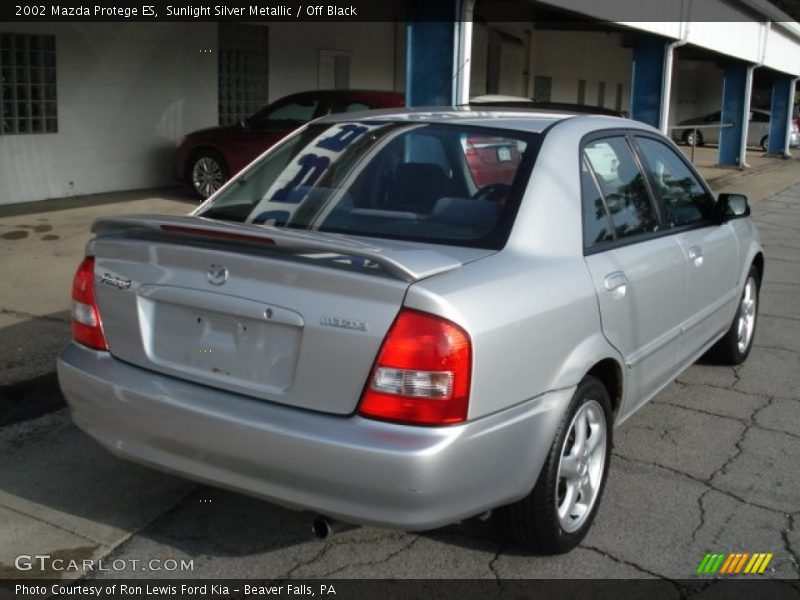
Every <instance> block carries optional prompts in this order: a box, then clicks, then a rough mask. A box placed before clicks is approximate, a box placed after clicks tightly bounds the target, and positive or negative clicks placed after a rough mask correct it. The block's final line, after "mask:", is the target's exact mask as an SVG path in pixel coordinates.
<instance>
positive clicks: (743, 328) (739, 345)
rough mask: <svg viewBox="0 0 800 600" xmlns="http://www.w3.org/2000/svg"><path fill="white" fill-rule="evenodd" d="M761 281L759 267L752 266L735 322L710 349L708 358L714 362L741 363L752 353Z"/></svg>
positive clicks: (725, 363)
mask: <svg viewBox="0 0 800 600" xmlns="http://www.w3.org/2000/svg"><path fill="white" fill-rule="evenodd" d="M760 281H761V275H760V273H759V272H758V269H756V267H755V266H751V267H750V272H749V273H748V274H747V281H745V283H744V290H743V291H742V297H741V299H740V300H739V308H738V309H737V311H736V316H735V317H734V318H733V323H731V326H730V328H729V329H728V331H727V333H726V334H725V335H724V336H723V337H722V339H720V340H719V341H718V342H717V343H716V344H714V346H713V347H712V348H711V350H709V351H708V358H710V359H711V360H712V361H713V362H717V363H720V364H724V365H740V364H742V363H743V362H744V361H745V359H746V358H747V355H748V354H750V349H751V348H752V347H753V338H754V337H755V335H756V321H757V320H758V290H759V287H760Z"/></svg>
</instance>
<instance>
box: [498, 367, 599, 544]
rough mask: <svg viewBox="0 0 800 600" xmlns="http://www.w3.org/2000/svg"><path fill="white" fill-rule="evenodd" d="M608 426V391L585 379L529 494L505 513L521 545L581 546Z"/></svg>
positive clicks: (595, 494) (590, 516)
mask: <svg viewBox="0 0 800 600" xmlns="http://www.w3.org/2000/svg"><path fill="white" fill-rule="evenodd" d="M611 428H612V424H611V401H610V399H609V396H608V391H607V390H606V387H605V386H604V385H603V384H602V383H601V382H600V381H599V380H597V379H595V378H594V377H592V376H589V375H587V376H586V377H585V378H584V379H583V381H582V382H581V383H580V384H579V385H578V388H577V389H576V390H575V394H574V395H573V397H572V401H571V402H570V405H569V408H568V409H567V411H566V413H565V415H564V419H563V421H562V423H561V426H560V427H559V430H558V433H557V434H556V437H555V440H553V445H552V447H551V448H550V453H549V454H548V456H547V460H546V461H545V464H544V466H543V467H542V471H541V473H540V474H539V479H538V480H537V481H536V485H535V486H534V488H533V491H532V492H531V493H530V494H528V496H526V497H525V498H523V499H522V500H520V501H519V502H516V503H515V504H512V505H510V506H507V507H505V509H504V512H505V515H506V519H507V524H508V525H509V528H510V532H511V534H512V535H513V536H514V538H515V539H516V540H517V541H518V542H519V543H520V544H521V545H522V546H524V547H526V548H528V549H529V550H532V551H535V552H544V553H548V554H560V553H564V552H568V551H569V550H571V549H572V548H574V547H575V546H577V545H578V544H579V543H580V541H581V540H582V539H583V537H584V536H585V535H586V532H587V531H589V527H591V524H592V521H593V520H594V516H595V514H596V512H597V507H598V505H599V504H600V498H601V496H602V495H603V489H604V487H605V482H606V474H607V473H608V464H609V460H610V457H611V440H612V431H611Z"/></svg>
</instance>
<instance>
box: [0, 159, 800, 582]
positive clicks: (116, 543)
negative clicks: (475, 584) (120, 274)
mask: <svg viewBox="0 0 800 600" xmlns="http://www.w3.org/2000/svg"><path fill="white" fill-rule="evenodd" d="M706 175H709V173H706ZM711 175H716V177H717V187H719V188H730V189H738V190H740V191H743V192H745V193H748V194H749V195H750V196H751V199H754V200H756V202H754V204H755V206H754V219H755V220H756V222H757V223H758V224H759V227H760V230H761V233H762V237H763V241H764V247H765V251H766V254H767V267H766V277H765V281H764V284H763V287H762V296H761V312H760V317H759V323H758V332H757V335H756V339H755V347H754V349H753V351H752V353H751V355H750V358H749V360H748V361H747V362H746V363H745V364H744V365H743V366H741V367H738V368H725V367H716V366H710V365H696V366H693V367H691V368H690V369H689V370H688V371H687V372H686V373H684V374H683V375H682V376H681V377H680V378H679V380H678V381H677V382H675V383H674V384H672V385H670V386H669V387H668V388H667V389H666V390H664V391H663V392H662V393H660V394H659V395H658V396H657V397H656V399H655V400H654V401H653V402H652V403H651V404H649V405H648V406H647V407H645V408H644V409H642V410H641V411H640V412H639V413H638V414H637V415H636V416H635V417H633V418H632V419H630V420H629V421H628V422H627V423H626V424H625V425H623V426H622V427H621V428H620V429H619V430H618V431H617V432H616V438H615V443H616V444H615V450H614V456H613V459H612V465H611V471H610V476H609V481H608V486H607V488H606V492H605V497H604V499H603V504H602V506H601V508H600V512H599V514H598V517H597V519H596V521H595V524H594V526H593V528H592V530H591V532H590V533H589V535H588V536H587V538H586V540H585V541H584V543H583V544H581V546H580V547H579V548H578V549H576V550H575V551H573V552H572V553H570V554H568V555H565V556H558V557H541V556H534V557H531V556H525V555H523V554H521V553H520V552H519V550H518V549H516V548H515V547H514V546H513V544H511V543H510V542H509V540H508V539H507V536H506V534H505V533H504V531H503V528H502V526H501V524H500V523H497V522H496V519H495V518H491V519H489V520H488V521H479V520H472V521H469V522H465V523H462V524H458V525H453V526H451V527H447V528H444V529H440V530H436V531H431V532H426V533H423V534H407V533H403V532H395V531H386V530H380V529H374V528H366V527H353V528H350V529H348V530H346V531H343V532H340V533H338V534H337V535H336V536H334V537H333V538H331V539H329V540H327V541H324V542H322V541H318V540H316V539H313V538H312V536H311V533H310V527H309V526H310V519H309V517H308V516H307V515H302V514H298V513H293V512H290V511H286V510H283V509H281V508H278V507H276V506H273V505H271V504H268V503H266V502H262V501H259V500H255V499H252V498H248V497H246V496H242V495H239V494H236V493H232V492H227V491H223V490H219V489H214V488H210V487H207V486H202V485H196V484H193V483H190V482H187V481H184V480H181V479H178V478H174V477H171V476H168V475H163V474H159V473H156V472H153V471H150V470H148V469H145V468H141V467H138V466H135V465H132V464H129V463H126V462H123V461H120V460H118V459H116V458H113V457H112V456H110V455H109V454H107V453H106V452H105V451H103V450H102V449H101V448H100V447H99V446H97V445H96V444H95V443H94V442H93V441H91V440H90V439H89V438H88V437H86V436H85V435H83V434H82V433H81V432H79V431H78V430H77V429H76V428H75V427H74V426H73V425H72V424H71V423H70V421H69V417H68V415H67V413H66V411H65V410H63V409H62V410H58V411H56V412H50V413H48V414H45V415H44V416H41V417H39V418H36V419H29V420H26V421H22V422H18V423H15V424H11V425H7V426H5V427H3V428H2V429H0V456H2V457H3V465H4V466H3V468H2V469H0V578H3V577H26V576H27V577H39V576H51V577H76V576H80V575H89V576H93V577H173V576H174V577H227V578H234V577H258V578H308V577H346V578H378V577H390V578H520V577H524V578H551V577H555V578H582V577H586V578H640V577H645V578H652V577H656V578H667V579H673V580H676V579H686V578H689V577H693V576H696V575H695V570H696V568H697V566H698V564H699V563H700V561H701V560H702V559H703V556H704V555H705V553H706V552H711V551H717V552H750V553H752V552H768V553H774V557H773V558H772V560H771V562H770V564H769V568H768V569H767V572H766V573H765V575H764V576H766V577H776V578H794V579H796V578H797V577H798V576H800V523H798V521H799V520H800V478H799V477H798V475H797V472H798V467H797V462H798V456H800V452H798V449H799V448H800V445H798V444H800V369H799V368H798V367H799V366H800V184H798V183H797V182H798V181H800V169H798V162H797V161H795V160H792V161H777V162H776V163H775V165H774V166H770V167H769V168H765V169H763V170H760V171H759V172H744V173H741V172H734V171H719V172H714V173H711ZM793 183H794V185H791V184H793ZM789 186H791V187H789ZM780 190H782V191H780ZM774 192H778V193H774ZM765 196H769V197H766V198H765ZM156 210H157V211H159V212H163V211H167V212H185V211H186V210H187V204H186V202H185V201H182V200H181V199H178V200H174V199H173V200H164V199H159V198H143V199H138V200H134V199H131V201H130V202H128V203H126V204H124V205H120V204H116V205H100V206H90V207H84V208H76V209H70V210H61V211H54V212H50V213H42V214H33V215H30V214H28V215H18V216H6V217H2V216H0V249H1V250H2V252H3V256H4V261H3V262H4V269H3V272H4V277H5V281H4V286H3V291H2V295H0V336H2V337H1V338H0V339H3V340H4V344H3V345H2V346H1V347H0V348H2V349H0V369H2V371H0V373H2V385H0V394H2V396H0V403H5V404H6V405H11V406H12V408H11V409H8V410H7V409H5V408H4V409H3V410H6V413H5V415H6V417H7V419H8V420H13V417H14V415H15V414H16V415H25V416H30V414H31V413H30V409H31V407H30V406H26V405H25V398H26V397H27V398H29V400H30V402H32V403H34V409H36V403H37V402H38V403H39V406H40V408H39V409H38V410H39V411H40V412H45V411H47V410H49V409H50V408H51V407H52V405H53V400H54V399H57V398H58V391H57V389H56V388H55V387H54V386H55V380H54V377H53V375H52V367H53V364H52V361H53V358H54V355H55V353H56V351H57V349H58V348H59V347H60V346H61V345H62V344H63V343H65V342H66V340H67V339H68V337H69V333H68V321H67V313H66V310H67V308H68V296H69V284H70V280H71V277H72V272H73V270H74V268H75V265H77V263H78V260H79V256H80V253H81V247H82V244H83V242H84V241H85V239H86V223H87V220H88V219H89V218H90V217H92V216H96V215H99V214H109V213H118V212H134V211H137V212H142V211H156ZM45 226H50V227H51V229H49V230H47V231H45V229H44V227H45ZM37 228H38V229H37ZM14 231H27V232H28V233H27V235H26V236H23V237H19V234H15V235H12V236H8V235H7V234H8V233H11V232H14ZM55 235H57V236H59V238H58V239H45V236H55ZM15 236H17V237H15ZM15 411H16V412H15ZM33 412H36V410H34V411H33ZM21 554H28V555H35V554H50V555H51V557H58V558H64V559H75V560H82V559H85V558H104V559H105V561H106V565H110V564H112V561H116V562H113V564H114V565H115V566H117V567H119V569H120V570H116V571H110V572H109V571H106V572H101V573H98V572H95V573H91V574H87V573H84V572H82V571H80V570H78V571H55V570H52V569H45V570H44V571H41V570H39V569H36V568H34V569H32V570H29V571H20V570H19V569H18V568H16V567H15V564H14V563H15V559H16V557H17V556H19V555H21ZM152 559H157V560H162V561H165V560H177V561H180V560H181V559H186V560H188V561H191V563H192V569H191V570H189V571H179V570H175V571H163V570H162V571H153V570H150V569H148V568H144V570H142V563H143V562H145V561H150V560H152ZM132 561H139V562H132ZM162 564H163V563H162Z"/></svg>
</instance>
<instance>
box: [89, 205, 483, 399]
mask: <svg viewBox="0 0 800 600" xmlns="http://www.w3.org/2000/svg"><path fill="white" fill-rule="evenodd" d="M93 232H94V233H95V234H96V237H95V238H94V240H93V241H92V242H91V243H90V247H89V251H90V253H93V254H94V255H95V281H96V295H97V303H98V306H99V310H100V314H101V319H102V322H103V329H104V332H105V335H106V340H107V342H108V346H109V351H110V352H111V354H112V355H114V356H115V357H117V358H119V359H121V360H124V361H127V362H130V363H132V364H135V365H138V366H141V367H144V368H147V369H151V370H154V371H158V372H161V373H166V374H169V375H173V376H176V377H180V378H184V379H189V380H191V381H196V382H198V383H201V384H204V385H209V386H213V387H218V388H221V389H225V390H229V391H233V392H237V393H241V394H246V395H249V396H253V397H256V398H259V399H263V400H268V401H272V402H277V403H281V404H286V405H290V406H296V407H301V408H307V409H312V410H317V411H323V412H328V413H335V414H349V413H352V412H353V411H354V410H355V408H356V405H357V403H358V400H359V398H360V396H361V392H362V390H363V387H364V384H365V382H366V380H367V377H368V375H369V372H370V369H371V367H372V364H373V362H374V359H375V356H376V354H377V352H378V350H379V348H380V345H381V342H382V341H383V338H384V336H385V334H386V332H387V331H388V329H389V327H390V325H391V323H392V322H393V320H394V318H395V316H396V315H397V312H398V310H399V308H400V307H401V305H402V303H403V299H404V297H405V293H406V290H407V288H408V286H409V285H411V284H413V282H415V281H418V280H420V279H423V278H426V277H430V276H433V275H436V274H438V273H442V272H445V271H449V270H451V269H455V268H458V267H459V266H460V265H462V264H464V263H466V262H471V261H473V260H477V259H479V258H482V257H484V256H488V255H489V254H492V253H493V252H494V251H492V250H480V249H472V248H456V247H443V246H433V245H420V244H411V243H408V242H391V241H385V240H372V239H366V238H354V237H347V236H339V235H330V234H320V233H317V232H307V231H292V230H285V229H277V228H269V227H262V226H251V225H237V224H229V223H223V222H219V221H212V220H209V219H203V218H201V217H165V216H147V215H144V216H134V217H119V218H108V219H101V220H99V221H97V222H96V223H95V225H94V227H93Z"/></svg>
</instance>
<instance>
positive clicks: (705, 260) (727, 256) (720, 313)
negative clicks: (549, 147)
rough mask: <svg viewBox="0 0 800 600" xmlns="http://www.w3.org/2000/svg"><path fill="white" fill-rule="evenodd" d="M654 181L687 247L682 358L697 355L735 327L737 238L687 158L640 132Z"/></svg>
mask: <svg viewBox="0 0 800 600" xmlns="http://www.w3.org/2000/svg"><path fill="white" fill-rule="evenodd" d="M636 145H637V146H638V148H639V151H640V152H641V155H642V163H643V165H644V166H645V169H646V171H647V174H648V177H649V178H650V181H651V185H652V188H653V190H654V191H655V194H656V196H657V197H658V198H659V200H660V201H661V203H662V206H663V210H664V214H665V215H666V218H667V222H668V225H669V227H670V228H671V229H672V230H673V231H674V232H675V238H676V239H677V240H678V243H679V244H680V245H681V248H682V250H683V253H684V256H685V261H686V269H687V277H686V281H687V293H686V313H685V315H684V319H683V320H684V323H683V329H684V334H683V336H682V341H681V345H680V350H679V352H680V355H681V362H685V361H693V360H694V359H696V358H697V356H698V353H699V352H700V351H701V350H702V349H703V348H705V347H707V346H708V344H709V343H710V342H711V341H713V340H715V339H716V338H717V337H719V335H720V334H722V333H723V332H724V331H725V330H726V329H727V328H728V326H729V325H730V318H731V314H732V313H731V310H732V307H733V303H734V302H735V300H736V279H737V272H736V264H737V260H738V253H739V249H738V242H737V240H736V235H735V234H734V232H733V229H732V228H731V227H730V225H728V224H727V223H720V221H719V218H718V215H717V210H716V201H715V200H714V196H713V195H712V194H711V192H710V191H709V190H708V189H707V188H706V186H704V185H703V183H702V180H701V179H700V177H699V176H698V175H697V174H696V173H695V172H694V171H693V169H692V168H691V167H690V166H689V164H688V163H687V161H686V159H685V158H684V157H683V156H682V155H681V154H680V153H679V152H677V151H676V150H674V149H673V148H672V147H671V146H669V145H668V144H666V143H664V142H663V141H661V140H659V139H656V138H654V137H650V136H636Z"/></svg>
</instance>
